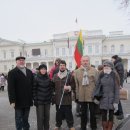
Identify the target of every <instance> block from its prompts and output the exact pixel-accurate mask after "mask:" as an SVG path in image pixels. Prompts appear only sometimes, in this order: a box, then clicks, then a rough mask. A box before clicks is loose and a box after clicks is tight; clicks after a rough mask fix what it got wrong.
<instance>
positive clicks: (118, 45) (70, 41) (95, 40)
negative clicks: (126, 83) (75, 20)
mask: <svg viewBox="0 0 130 130" xmlns="http://www.w3.org/2000/svg"><path fill="white" fill-rule="evenodd" d="M78 34H79V31H71V32H67V33H61V34H54V35H53V39H50V40H49V41H44V42H41V43H26V42H17V41H9V40H6V39H2V38H0V73H7V72H8V71H9V70H11V69H12V68H14V67H15V65H16V63H15V58H16V57H17V56H25V57H26V67H28V68H29V69H36V68H37V67H38V66H39V65H40V64H42V63H44V64H46V65H47V67H48V71H49V70H50V68H51V67H52V65H53V63H54V61H55V59H56V58H61V59H64V60H66V62H67V67H68V69H70V70H73V69H75V66H76V64H75V59H74V50H75V44H76V42H77V38H78ZM82 34H83V41H84V47H83V52H84V55H89V56H90V60H91V61H90V62H91V64H93V65H95V66H96V67H97V66H98V65H100V64H102V62H103V61H104V60H106V59H111V56H113V55H115V54H117V55H119V56H120V57H121V58H122V59H123V63H124V66H125V69H127V70H130V35H124V34H123V32H122V31H115V32H110V33H109V35H107V36H106V35H104V34H103V32H102V30H92V31H87V30H82Z"/></svg>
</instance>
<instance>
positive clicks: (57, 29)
mask: <svg viewBox="0 0 130 130" xmlns="http://www.w3.org/2000/svg"><path fill="white" fill-rule="evenodd" d="M119 7H120V4H119V2H118V0H0V37H1V38H5V39H9V40H16V41H18V39H22V40H24V41H26V42H41V41H46V40H48V39H50V38H52V35H53V34H57V33H64V32H68V31H73V30H76V29H77V28H78V27H80V28H81V29H83V30H96V29H98V30H99V29H101V30H103V33H104V34H108V33H109V32H111V31H120V30H122V31H124V33H125V34H130V20H128V19H129V18H130V16H128V12H127V11H126V10H121V9H119ZM76 17H77V19H78V27H77V25H76V23H75V19H76Z"/></svg>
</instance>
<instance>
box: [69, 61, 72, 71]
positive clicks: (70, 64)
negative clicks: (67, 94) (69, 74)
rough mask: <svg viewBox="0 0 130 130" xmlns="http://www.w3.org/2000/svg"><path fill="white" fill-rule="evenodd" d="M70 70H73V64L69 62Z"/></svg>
mask: <svg viewBox="0 0 130 130" xmlns="http://www.w3.org/2000/svg"><path fill="white" fill-rule="evenodd" d="M69 70H72V62H69Z"/></svg>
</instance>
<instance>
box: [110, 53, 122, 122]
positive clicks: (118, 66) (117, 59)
mask: <svg viewBox="0 0 130 130" xmlns="http://www.w3.org/2000/svg"><path fill="white" fill-rule="evenodd" d="M112 61H113V63H114V68H115V70H116V71H117V73H118V75H119V78H120V88H122V87H123V82H124V66H123V64H122V59H121V58H120V57H118V55H114V56H112ZM117 115H118V116H117V118H118V119H119V120H121V119H123V118H124V114H123V109H122V105H121V102H120V101H119V105H118V112H117Z"/></svg>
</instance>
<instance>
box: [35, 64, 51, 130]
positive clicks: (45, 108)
mask: <svg viewBox="0 0 130 130" xmlns="http://www.w3.org/2000/svg"><path fill="white" fill-rule="evenodd" d="M52 90H53V85H52V82H51V80H50V78H49V76H48V75H47V66H46V65H44V64H42V65H40V66H39V73H38V74H37V75H36V76H35V78H34V85H33V98H34V105H35V106H36V114H37V130H43V129H44V130H49V119H50V104H51V99H52Z"/></svg>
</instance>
